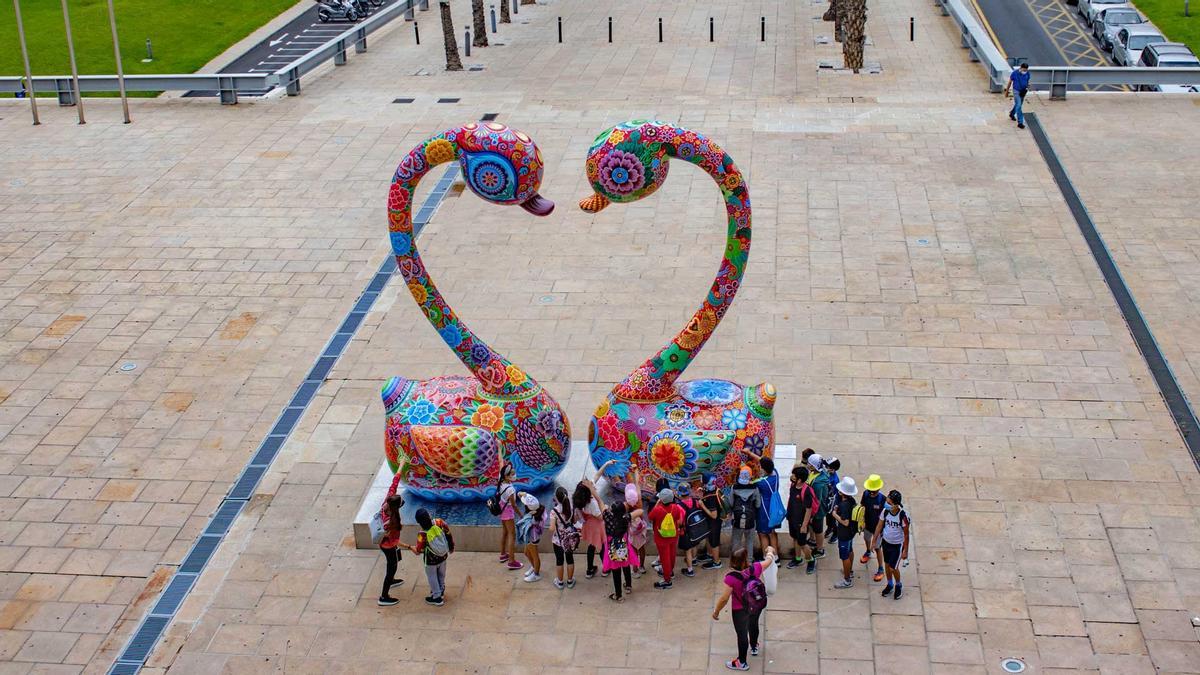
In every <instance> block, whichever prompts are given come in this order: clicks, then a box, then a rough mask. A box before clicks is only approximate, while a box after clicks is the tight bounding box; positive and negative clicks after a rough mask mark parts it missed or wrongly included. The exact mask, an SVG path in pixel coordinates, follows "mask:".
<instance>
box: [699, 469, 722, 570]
mask: <svg viewBox="0 0 1200 675" xmlns="http://www.w3.org/2000/svg"><path fill="white" fill-rule="evenodd" d="M701 490H702V492H701V494H700V509H701V510H702V511H704V519H705V521H706V522H707V525H708V536H707V537H706V538H705V539H706V541H705V542H704V543H705V544H707V546H708V551H707V552H706V553H705V555H704V564H702V565H700V566H701V567H703V568H704V569H706V570H715V569H719V568H720V567H721V521H722V520H724V518H725V500H724V499H723V498H722V497H721V492H720V491H719V490H717V479H716V478H713V477H712V476H705V478H704V482H703V484H702V486H701ZM696 560H700V558H699V557H697V558H696Z"/></svg>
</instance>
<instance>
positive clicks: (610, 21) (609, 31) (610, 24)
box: [608, 16, 612, 44]
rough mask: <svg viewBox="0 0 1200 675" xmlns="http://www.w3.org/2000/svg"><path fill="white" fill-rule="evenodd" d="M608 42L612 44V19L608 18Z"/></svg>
mask: <svg viewBox="0 0 1200 675" xmlns="http://www.w3.org/2000/svg"><path fill="white" fill-rule="evenodd" d="M608 42H609V44H612V17H611V16H610V17H608Z"/></svg>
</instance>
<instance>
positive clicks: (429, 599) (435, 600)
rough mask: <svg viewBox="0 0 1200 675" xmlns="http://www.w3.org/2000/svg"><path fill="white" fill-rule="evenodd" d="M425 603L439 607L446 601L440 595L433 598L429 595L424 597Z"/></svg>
mask: <svg viewBox="0 0 1200 675" xmlns="http://www.w3.org/2000/svg"><path fill="white" fill-rule="evenodd" d="M425 604H427V605H433V606H434V607H441V606H442V605H444V604H446V601H445V600H443V599H442V597H441V596H438V597H436V598H435V597H433V596H432V595H431V596H429V597H427V598H425Z"/></svg>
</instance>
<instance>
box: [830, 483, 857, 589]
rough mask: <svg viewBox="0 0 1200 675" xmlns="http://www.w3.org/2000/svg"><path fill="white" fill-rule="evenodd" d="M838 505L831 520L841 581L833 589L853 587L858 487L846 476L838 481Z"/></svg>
mask: <svg viewBox="0 0 1200 675" xmlns="http://www.w3.org/2000/svg"><path fill="white" fill-rule="evenodd" d="M837 489H838V503H837V507H836V508H835V509H834V510H833V520H834V522H835V523H836V524H837V542H838V556H839V557H840V558H841V559H842V580H841V581H839V582H838V583H836V584H834V585H833V587H834V588H850V587H851V586H853V585H854V578H853V575H854V560H852V558H853V557H854V536H855V535H856V534H858V523H857V522H856V521H855V520H854V507H855V505H856V504H855V502H854V495H856V494H858V486H857V485H855V484H854V479H853V478H851V477H849V476H846V477H845V478H843V479H841V480H840V481H838V486H837Z"/></svg>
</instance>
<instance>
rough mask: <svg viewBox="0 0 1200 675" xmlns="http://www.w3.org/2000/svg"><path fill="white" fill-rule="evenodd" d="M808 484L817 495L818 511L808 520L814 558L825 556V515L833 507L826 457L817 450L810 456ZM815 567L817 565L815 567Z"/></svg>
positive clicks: (818, 558)
mask: <svg viewBox="0 0 1200 675" xmlns="http://www.w3.org/2000/svg"><path fill="white" fill-rule="evenodd" d="M808 468H809V472H808V484H809V485H810V486H811V487H812V489H813V492H814V493H816V495H817V513H816V514H815V515H814V516H813V518H812V519H811V520H810V521H809V522H808V526H809V528H810V529H811V530H812V536H813V559H814V560H820V559H821V558H824V557H825V517H826V515H827V514H828V513H829V511H830V510H831V509H832V508H833V504H832V502H831V499H830V498H831V497H832V496H833V495H831V494H830V493H829V480H828V479H827V477H826V475H825V459H824V458H822V457H821V456H820V455H818V454H816V453H815V452H814V453H812V454H811V455H809V456H808ZM814 569H815V567H814Z"/></svg>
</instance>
